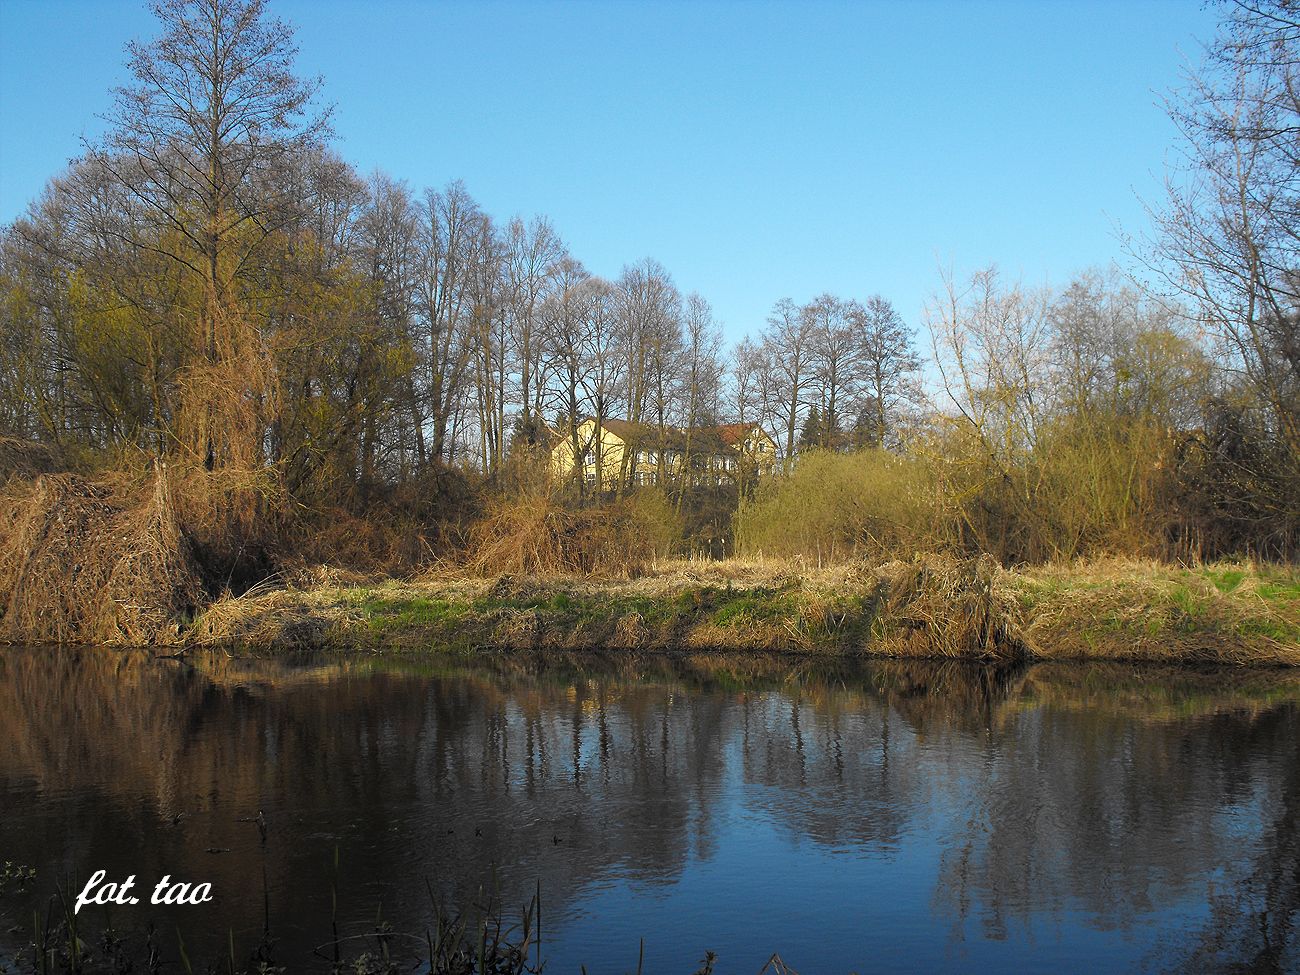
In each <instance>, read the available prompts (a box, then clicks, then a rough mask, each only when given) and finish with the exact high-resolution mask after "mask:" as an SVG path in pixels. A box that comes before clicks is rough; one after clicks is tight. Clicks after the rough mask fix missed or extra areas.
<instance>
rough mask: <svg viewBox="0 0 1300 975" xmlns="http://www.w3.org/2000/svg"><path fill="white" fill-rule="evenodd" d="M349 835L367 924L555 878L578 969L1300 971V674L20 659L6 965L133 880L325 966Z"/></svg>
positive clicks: (169, 929) (13, 675)
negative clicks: (17, 880)
mask: <svg viewBox="0 0 1300 975" xmlns="http://www.w3.org/2000/svg"><path fill="white" fill-rule="evenodd" d="M259 810H261V811H262V812H263V814H264V817H265V821H266V823H267V840H266V845H265V850H263V847H262V844H261V840H260V837H259V832H258V828H257V825H256V824H255V823H253V822H251V821H250V820H251V819H252V818H253V817H255V816H256V815H257V813H258V811H259ZM178 814H183V815H182V816H180V818H179V820H177V818H176V817H177V815H178ZM336 849H337V850H338V857H339V875H340V878H341V884H340V895H339V918H340V927H341V929H342V933H343V934H344V935H345V936H347V935H354V934H365V933H366V932H367V931H371V930H373V928H374V926H375V919H376V916H377V913H378V912H381V911H382V918H383V920H384V921H386V922H387V923H389V924H391V925H392V927H393V929H394V930H396V931H398V932H403V933H406V932H409V933H411V934H412V935H418V937H419V938H420V939H421V941H422V939H423V936H424V930H425V920H426V918H427V916H428V904H429V899H428V894H427V892H426V881H428V882H429V883H430V885H431V886H432V887H433V889H434V890H435V891H440V892H444V893H445V894H446V895H447V896H449V897H450V898H451V899H452V900H454V901H456V902H459V903H468V902H469V901H470V900H472V898H473V896H474V894H475V892H476V891H477V890H478V888H479V887H480V886H481V885H482V886H490V885H492V884H493V883H495V884H496V887H497V889H499V891H500V892H501V894H502V896H503V898H504V900H505V902H506V903H507V904H508V905H511V907H512V913H517V911H515V910H514V906H515V905H522V904H523V903H524V901H526V900H527V898H528V897H529V896H530V895H531V894H532V892H533V891H534V890H535V889H536V885H538V884H539V883H540V888H541V891H542V900H543V937H544V955H545V957H547V958H548V959H549V962H548V964H547V966H546V970H547V971H548V972H557V973H559V972H563V973H568V972H576V971H578V968H579V965H580V964H585V965H586V966H587V970H588V971H589V972H591V973H592V975H596V973H598V972H614V971H617V972H624V971H633V970H635V968H636V964H637V951H638V944H639V941H640V939H641V938H644V939H645V967H644V971H645V972H647V973H656V972H682V973H689V972H693V971H694V970H695V968H696V965H697V963H698V962H699V960H700V959H701V958H702V957H703V955H704V952H705V951H706V950H712V951H715V952H717V954H718V957H719V962H718V968H717V971H718V972H719V973H722V972H736V973H757V972H758V971H759V969H760V968H761V967H762V966H763V964H764V962H765V961H766V960H767V958H768V957H769V956H770V955H771V954H772V952H774V951H777V952H780V954H781V956H782V957H783V958H784V960H785V961H786V962H787V963H788V964H790V965H791V966H793V967H794V968H795V969H798V970H799V971H800V972H802V973H803V975H810V973H819V972H848V971H858V972H861V973H866V972H888V971H964V972H978V971H1197V972H1199V971H1216V970H1233V971H1258V972H1273V971H1278V972H1283V971H1292V972H1294V971H1300V932H1298V931H1297V922H1298V920H1300V919H1298V918H1297V905H1298V903H1300V675H1292V674H1289V673H1287V672H1279V671H1270V672H1244V671H1216V672H1207V673H1189V672H1186V671H1175V670H1167V669H1134V668H1132V667H1124V666H1118V665H1105V666H1065V665H1054V666H1047V665H1039V666H1037V667H1034V668H1022V669H1000V670H999V669H992V668H984V667H978V666H967V665H956V664H948V665H940V664H919V663H900V662H886V663H870V664H861V665H850V664H833V663H831V664H827V663H820V664H810V663H807V662H805V663H798V662H793V663H792V662H791V661H788V660H787V661H779V660H768V659H762V660H746V659H740V658H704V657H695V658H640V659H637V660H628V659H622V660H618V659H613V658H611V659H609V660H592V659H577V658H566V659H559V660H556V659H548V660H546V661H541V660H522V659H520V658H489V659H487V660H484V661H480V662H477V663H470V662H465V661H457V660H441V659H440V660H433V661H422V662H413V661H409V660H386V659H383V658H373V657H368V658H362V657H357V658H347V657H339V656H333V657H328V658H325V657H321V658H314V659H309V660H300V661H294V662H286V661H274V662H268V661H239V660H231V659H228V658H225V657H224V656H222V657H215V658H211V659H202V660H195V661H192V663H186V664H182V663H178V662H175V661H157V660H153V659H151V658H150V657H149V656H148V655H147V654H144V653H140V652H127V653H122V652H114V651H98V650H93V651H92V650H61V651H56V650H52V649H49V648H41V649H23V648H18V649H7V650H0V861H6V860H8V861H14V862H16V863H21V864H26V865H31V866H33V867H35V868H36V870H37V879H36V881H35V882H34V883H33V884H29V885H28V886H27V887H26V888H25V889H23V890H19V891H15V890H14V889H13V885H12V884H11V885H10V887H9V888H8V889H7V890H6V891H5V892H4V893H3V894H2V895H0V960H2V959H3V958H4V957H5V956H6V954H11V953H12V952H13V951H15V950H16V949H17V947H18V946H19V945H20V943H21V941H22V938H23V935H22V934H21V931H29V930H30V918H31V916H32V911H33V910H40V911H44V910H45V906H46V904H47V902H48V899H49V898H50V896H51V895H52V894H54V892H55V885H56V883H63V882H64V881H65V879H67V880H71V881H72V882H73V884H74V886H77V887H79V886H80V884H81V883H83V882H84V880H85V879H86V878H87V877H88V876H89V875H90V874H91V873H92V872H93V871H94V870H97V869H105V870H106V871H107V872H108V878H109V879H119V880H120V879H124V878H125V877H126V876H127V875H128V874H135V875H136V876H137V888H144V889H145V895H144V900H145V901H146V902H147V898H148V891H150V890H152V887H153V884H154V883H155V882H156V881H157V880H158V879H160V878H161V877H162V876H163V875H164V874H169V875H171V876H172V877H173V878H174V879H179V880H187V881H192V882H196V883H197V882H201V881H206V882H209V883H211V884H212V885H213V889H214V891H215V894H216V897H215V899H214V901H213V902H212V903H210V904H206V905H203V906H198V907H173V908H158V907H149V906H147V903H142V904H141V905H140V906H139V907H135V908H114V909H113V910H114V912H115V913H114V914H113V916H112V920H113V921H114V923H115V924H116V926H117V927H118V928H119V929H129V928H131V927H133V926H135V927H137V928H139V927H141V926H143V925H145V924H146V923H147V922H149V921H150V920H152V921H153V922H154V923H155V924H156V925H157V929H158V931H159V935H158V942H159V944H160V945H161V946H162V948H163V954H164V956H165V957H168V958H171V959H173V960H174V959H175V957H176V950H175V949H176V944H177V939H176V929H177V928H179V929H180V931H181V933H182V936H183V937H184V939H185V944H186V946H187V947H188V949H189V955H190V957H191V958H192V959H195V971H202V970H204V967H205V966H204V965H203V964H201V963H200V962H199V961H198V959H199V958H202V959H208V958H220V959H223V961H222V967H221V970H222V971H224V970H225V963H224V958H225V956H226V953H227V951H228V948H227V941H228V939H229V938H231V937H232V936H233V940H234V943H235V953H236V956H237V957H238V958H239V959H240V961H241V963H242V960H243V959H245V958H247V956H248V952H249V951H250V950H251V948H252V946H253V945H255V944H256V943H257V942H258V940H259V938H260V937H261V934H262V929H263V924H264V914H265V906H266V905H265V903H264V888H263V871H264V870H265V876H266V889H265V897H266V901H267V902H269V908H270V915H271V923H272V929H273V930H272V933H273V935H274V937H275V938H276V946H275V953H276V960H277V961H278V962H280V963H281V964H285V965H287V966H288V969H289V971H290V972H297V971H327V970H328V967H329V965H328V962H327V961H326V960H324V958H323V957H321V956H314V955H313V949H314V948H316V947H317V946H320V945H324V944H326V943H328V942H330V941H331V938H332V936H331V932H330V886H331V877H332V876H333V871H334V867H333V861H334V855H335V850H336ZM210 850H228V851H229V852H209V851H210ZM494 877H495V881H494V879H493V878H494ZM103 913H104V909H103V908H95V909H93V910H89V911H83V914H82V918H83V923H84V924H85V925H86V926H88V927H93V926H102V920H103ZM24 919H27V925H26V927H23V921H24ZM15 929H20V930H15ZM396 943H397V942H394V944H396ZM353 944H355V945H358V946H359V945H361V944H362V942H360V941H357V942H354V943H353ZM403 944H406V942H403ZM410 944H411V945H412V947H414V946H415V944H416V943H415V942H410ZM326 953H327V952H326ZM354 953H355V952H354ZM173 970H175V969H173ZM405 970H409V969H405Z"/></svg>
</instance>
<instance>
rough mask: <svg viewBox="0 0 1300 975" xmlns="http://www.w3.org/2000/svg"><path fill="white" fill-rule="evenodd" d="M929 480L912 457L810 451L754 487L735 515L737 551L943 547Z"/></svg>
mask: <svg viewBox="0 0 1300 975" xmlns="http://www.w3.org/2000/svg"><path fill="white" fill-rule="evenodd" d="M935 484H936V482H935V479H934V478H933V477H932V475H931V473H930V471H929V470H928V467H927V465H926V464H925V463H924V462H923V461H921V460H918V459H916V458H911V457H901V456H898V455H896V454H892V453H890V452H889V451H885V450H863V451H859V452H857V453H851V454H837V453H833V452H831V451H825V450H816V451H810V452H809V453H807V454H804V455H803V456H802V457H800V458H799V462H798V463H797V464H796V465H795V468H794V470H793V471H791V472H790V473H789V474H785V475H780V476H775V477H773V478H771V479H769V480H765V481H763V482H762V483H760V484H759V486H758V490H757V491H756V492H755V494H754V497H753V498H752V499H749V500H746V501H742V502H741V505H740V509H739V510H738V511H737V512H736V521H735V531H736V550H737V553H738V554H740V555H744V556H759V555H762V556H768V557H773V556H775V557H785V558H789V557H793V556H802V557H804V558H807V559H815V560H816V561H817V562H818V564H823V563H828V562H833V561H836V560H839V559H845V558H855V557H870V558H896V557H901V556H908V557H910V556H911V554H912V553H913V552H916V551H929V550H932V549H934V548H937V547H939V546H940V545H941V544H942V538H943V534H942V531H941V528H942V526H941V524H940V519H939V518H938V505H937V494H936V487H935Z"/></svg>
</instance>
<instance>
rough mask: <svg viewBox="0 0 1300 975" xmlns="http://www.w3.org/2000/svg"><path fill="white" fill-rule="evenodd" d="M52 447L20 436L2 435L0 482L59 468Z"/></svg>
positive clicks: (0, 444)
mask: <svg viewBox="0 0 1300 975" xmlns="http://www.w3.org/2000/svg"><path fill="white" fill-rule="evenodd" d="M59 468H60V464H59V459H58V455H57V454H56V453H55V451H54V449H53V448H52V447H47V446H46V445H45V444H40V443H36V442H35V441H32V440H21V439H19V438H18V437H5V436H0V483H3V482H4V481H7V480H8V479H9V478H13V477H23V478H32V477H36V476H38V475H40V474H48V473H51V472H52V471H56V470H59Z"/></svg>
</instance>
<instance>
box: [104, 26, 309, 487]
mask: <svg viewBox="0 0 1300 975" xmlns="http://www.w3.org/2000/svg"><path fill="white" fill-rule="evenodd" d="M265 7H266V4H265V0H157V2H155V3H154V4H153V12H154V14H155V16H156V17H157V18H158V20H159V22H160V25H161V27H162V33H161V34H160V35H159V36H158V37H157V38H156V39H154V40H153V41H151V42H149V43H147V44H146V43H139V42H133V43H131V44H130V45H129V47H128V50H129V52H130V62H129V66H130V69H131V73H132V76H133V78H134V83H133V84H132V85H131V86H128V87H124V88H121V89H119V90H118V92H117V102H116V106H115V109H114V111H113V113H112V114H111V115H110V117H109V119H108V121H109V123H110V130H109V134H108V137H107V140H106V149H105V150H100V151H97V152H95V156H96V158H97V159H98V160H99V162H100V163H101V164H102V165H103V166H104V167H105V168H106V169H107V170H109V171H110V172H111V173H113V175H114V176H115V178H116V179H117V180H118V182H120V184H121V185H122V186H124V187H125V188H126V189H127V191H128V192H129V194H130V195H131V196H132V198H133V199H134V200H135V201H136V203H137V204H138V207H139V209H140V211H141V212H142V213H143V214H145V215H146V216H147V217H148V220H149V226H151V228H152V229H151V232H149V233H147V234H140V235H133V237H132V240H131V244H132V246H133V247H135V248H136V249H139V250H144V251H150V252H154V253H159V254H162V255H164V256H166V257H167V258H169V259H170V260H172V261H174V262H176V263H177V264H179V265H180V266H181V267H183V268H185V269H186V270H187V271H188V272H190V273H191V274H193V275H194V276H195V277H196V278H197V279H198V281H199V282H200V283H201V286H202V289H203V301H202V303H201V305H200V308H199V312H198V316H197V322H196V323H195V324H196V329H195V339H196V344H197V347H198V350H199V355H200V356H201V359H202V361H203V363H204V368H202V369H197V368H196V369H195V370H194V374H193V375H192V377H191V379H190V382H189V385H190V388H191V390H192V395H191V400H192V402H191V413H192V414H193V415H192V416H191V430H190V440H191V442H192V443H193V444H194V445H195V447H196V448H197V449H198V450H200V451H201V453H202V456H203V460H204V463H205V465H206V466H207V467H208V469H212V468H213V467H215V466H217V465H219V464H222V463H227V462H230V461H232V460H234V461H237V462H239V463H243V464H248V463H252V462H254V460H255V455H256V453H257V450H258V443H259V441H260V438H261V433H260V429H259V421H258V418H257V417H255V416H254V417H239V418H238V419H237V417H236V416H235V415H232V406H233V405H234V404H240V403H244V404H247V403H256V402H257V401H258V399H259V395H258V392H257V391H253V392H252V393H251V394H250V395H246V396H243V397H233V396H231V395H230V390H231V388H232V385H233V386H236V387H237V386H247V385H248V383H249V382H250V381H251V382H257V381H258V380H257V377H258V375H259V374H260V373H262V372H263V370H261V369H260V368H259V367H258V366H257V365H256V363H257V362H258V361H259V360H261V359H262V358H264V355H265V350H264V349H263V348H262V346H261V344H260V336H259V334H258V332H257V331H256V329H254V328H252V327H250V326H249V324H248V323H247V321H246V320H245V316H244V314H243V313H242V311H241V309H240V307H239V301H238V295H237V292H236V288H235V283H236V281H237V280H238V279H239V277H240V276H241V275H242V274H244V273H245V271H246V270H247V268H248V264H249V261H250V259H251V257H252V255H254V254H255V253H257V251H258V249H259V247H260V246H261V244H262V242H263V241H265V240H266V238H267V237H269V236H270V235H272V234H273V233H275V232H276V231H277V230H278V229H279V228H281V227H282V226H283V225H284V223H285V222H286V220H287V219H288V218H289V217H290V216H291V209H290V208H289V207H288V206H286V201H285V200H284V199H283V198H282V196H281V194H280V193H279V192H278V191H277V180H276V175H277V170H279V169H281V168H282V167H284V166H286V165H288V161H289V160H290V159H292V158H294V157H296V156H298V155H299V154H300V153H301V152H302V151H303V150H304V149H306V148H307V147H309V146H311V145H313V144H315V143H316V142H317V141H319V139H320V137H321V136H322V134H323V133H324V132H325V130H326V125H327V116H328V113H313V111H312V104H313V100H314V98H315V95H316V93H317V91H318V90H319V88H320V81H319V80H303V79H300V78H298V77H297V76H296V75H295V74H294V71H293V65H294V59H295V56H296V54H297V48H296V46H295V45H294V40H293V31H292V30H291V29H290V28H289V27H288V26H287V25H285V24H283V23H282V22H280V21H278V20H274V19H272V18H270V17H268V16H267V15H266V12H265ZM262 392H263V394H264V391H262ZM218 417H221V419H220V420H219V419H218ZM240 420H242V422H239V421H240ZM241 440H242V442H240V441H241Z"/></svg>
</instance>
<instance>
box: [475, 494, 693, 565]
mask: <svg viewBox="0 0 1300 975" xmlns="http://www.w3.org/2000/svg"><path fill="white" fill-rule="evenodd" d="M680 537H681V528H680V525H679V522H678V517H677V514H676V513H675V512H674V511H673V508H672V505H671V504H669V502H668V499H667V498H666V497H664V495H663V493H662V492H660V491H657V490H650V489H643V490H640V491H636V492H634V493H632V494H631V495H629V496H627V497H625V498H622V499H620V500H618V501H614V502H610V503H606V504H596V505H590V506H586V507H574V506H570V505H566V504H565V503H564V502H563V501H561V500H560V499H559V498H557V497H555V496H553V495H551V494H549V493H543V492H540V491H539V492H535V493H532V494H523V495H519V496H517V497H515V498H510V499H506V498H499V499H497V500H495V501H493V502H492V503H490V505H489V507H488V510H487V513H486V514H485V515H484V516H483V517H482V518H481V519H479V520H478V521H477V522H475V523H474V525H472V526H471V528H470V542H469V551H468V554H467V558H466V566H467V568H468V569H469V570H470V571H471V572H474V573H476V574H478V575H503V574H521V575H553V574H562V573H584V574H586V573H591V574H596V575H616V576H629V577H630V576H637V575H641V574H642V573H644V572H645V570H646V569H647V568H648V567H649V566H650V564H651V563H653V562H654V561H655V560H656V559H659V558H663V557H665V556H667V555H668V554H670V552H671V551H672V548H673V546H674V545H675V544H676V543H677V540H678V539H679V538H680Z"/></svg>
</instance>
